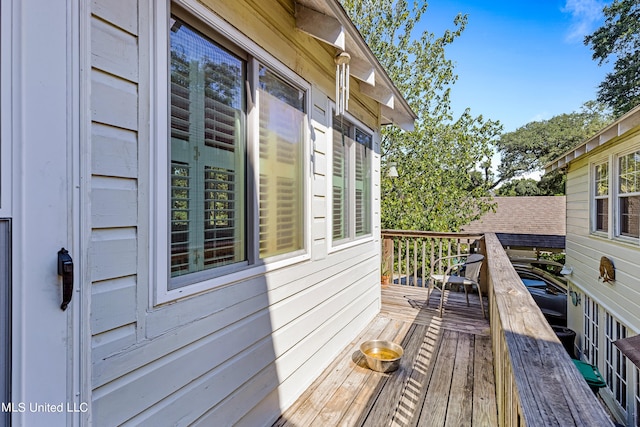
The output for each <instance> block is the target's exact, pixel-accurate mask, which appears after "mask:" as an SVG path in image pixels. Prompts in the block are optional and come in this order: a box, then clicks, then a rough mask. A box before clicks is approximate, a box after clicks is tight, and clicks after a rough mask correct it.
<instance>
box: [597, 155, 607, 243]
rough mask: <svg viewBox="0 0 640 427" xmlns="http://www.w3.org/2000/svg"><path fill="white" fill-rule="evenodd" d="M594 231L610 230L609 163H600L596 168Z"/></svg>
mask: <svg viewBox="0 0 640 427" xmlns="http://www.w3.org/2000/svg"><path fill="white" fill-rule="evenodd" d="M593 194H594V210H595V217H594V224H593V229H594V231H601V232H604V233H606V232H608V231H609V164H608V163H606V162H605V163H600V164H599V165H595V168H594V192H593Z"/></svg>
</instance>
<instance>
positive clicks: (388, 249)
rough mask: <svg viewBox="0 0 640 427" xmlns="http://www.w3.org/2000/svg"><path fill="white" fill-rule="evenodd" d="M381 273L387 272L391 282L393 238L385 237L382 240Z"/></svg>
mask: <svg viewBox="0 0 640 427" xmlns="http://www.w3.org/2000/svg"><path fill="white" fill-rule="evenodd" d="M381 269H382V273H383V274H384V272H388V274H389V277H390V278H391V282H393V238H392V237H385V238H384V239H383V240H382V264H381Z"/></svg>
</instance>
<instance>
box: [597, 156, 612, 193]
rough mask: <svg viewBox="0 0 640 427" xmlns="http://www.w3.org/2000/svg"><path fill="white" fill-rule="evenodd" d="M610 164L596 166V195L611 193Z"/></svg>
mask: <svg viewBox="0 0 640 427" xmlns="http://www.w3.org/2000/svg"><path fill="white" fill-rule="evenodd" d="M608 169H609V164H608V163H603V164H601V165H598V166H596V196H606V195H607V194H609V171H608Z"/></svg>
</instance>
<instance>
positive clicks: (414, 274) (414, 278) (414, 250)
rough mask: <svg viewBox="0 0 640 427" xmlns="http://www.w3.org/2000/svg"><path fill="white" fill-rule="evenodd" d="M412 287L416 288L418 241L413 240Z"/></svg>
mask: <svg viewBox="0 0 640 427" xmlns="http://www.w3.org/2000/svg"><path fill="white" fill-rule="evenodd" d="M413 286H418V239H413Z"/></svg>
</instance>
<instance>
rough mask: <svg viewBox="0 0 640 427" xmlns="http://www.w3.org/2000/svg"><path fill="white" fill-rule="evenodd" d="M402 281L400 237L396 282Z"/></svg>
mask: <svg viewBox="0 0 640 427" xmlns="http://www.w3.org/2000/svg"><path fill="white" fill-rule="evenodd" d="M401 283H402V239H398V284H401Z"/></svg>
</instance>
